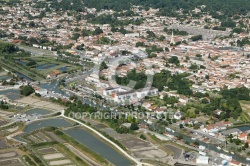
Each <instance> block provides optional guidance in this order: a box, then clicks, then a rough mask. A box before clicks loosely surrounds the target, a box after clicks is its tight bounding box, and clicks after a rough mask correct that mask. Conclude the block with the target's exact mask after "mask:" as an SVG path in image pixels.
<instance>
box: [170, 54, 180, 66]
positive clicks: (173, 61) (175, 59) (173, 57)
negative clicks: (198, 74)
mask: <svg viewBox="0 0 250 166" xmlns="http://www.w3.org/2000/svg"><path fill="white" fill-rule="evenodd" d="M168 62H169V63H173V64H175V65H178V64H179V63H180V61H179V59H178V57H177V56H172V57H171V58H169V59H168Z"/></svg>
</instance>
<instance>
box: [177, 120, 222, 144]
mask: <svg viewBox="0 0 250 166" xmlns="http://www.w3.org/2000/svg"><path fill="white" fill-rule="evenodd" d="M173 126H175V127H179V125H178V124H173ZM184 128H185V129H187V130H189V131H191V132H194V133H197V134H199V135H202V136H204V137H207V138H209V139H211V140H214V141H217V142H220V143H224V142H225V141H224V140H223V139H219V138H215V137H213V136H211V135H209V134H208V133H204V132H202V131H199V130H194V129H191V128H189V127H186V126H184Z"/></svg>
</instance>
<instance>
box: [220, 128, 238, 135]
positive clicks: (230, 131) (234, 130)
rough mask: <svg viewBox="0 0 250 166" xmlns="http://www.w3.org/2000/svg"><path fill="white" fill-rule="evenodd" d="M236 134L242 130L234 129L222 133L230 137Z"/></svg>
mask: <svg viewBox="0 0 250 166" xmlns="http://www.w3.org/2000/svg"><path fill="white" fill-rule="evenodd" d="M236 132H238V133H240V132H241V130H240V129H237V128H233V129H229V130H225V131H222V132H221V134H223V135H229V134H232V133H236Z"/></svg>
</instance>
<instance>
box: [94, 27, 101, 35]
mask: <svg viewBox="0 0 250 166" xmlns="http://www.w3.org/2000/svg"><path fill="white" fill-rule="evenodd" d="M101 33H103V30H102V29H101V28H100V27H97V28H96V29H95V30H94V32H93V35H100V34H101Z"/></svg>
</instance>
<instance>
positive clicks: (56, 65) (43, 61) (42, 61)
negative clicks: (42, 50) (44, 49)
mask: <svg viewBox="0 0 250 166" xmlns="http://www.w3.org/2000/svg"><path fill="white" fill-rule="evenodd" d="M21 60H22V62H27V61H28V62H29V61H36V63H37V64H35V65H33V66H30V68H31V69H33V70H36V71H37V72H38V73H40V74H42V75H44V76H46V75H47V74H49V73H51V72H53V71H55V70H59V71H60V68H63V67H67V71H66V72H71V71H73V70H78V69H80V67H79V66H76V65H72V64H68V63H64V62H60V61H57V60H56V59H54V58H53V57H28V58H24V59H21ZM47 64H51V65H52V66H51V67H48V68H44V69H38V68H37V67H39V66H41V65H47ZM60 72H61V73H62V72H63V71H60Z"/></svg>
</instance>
